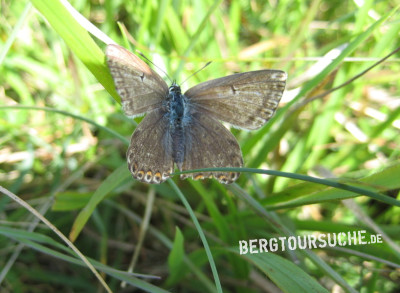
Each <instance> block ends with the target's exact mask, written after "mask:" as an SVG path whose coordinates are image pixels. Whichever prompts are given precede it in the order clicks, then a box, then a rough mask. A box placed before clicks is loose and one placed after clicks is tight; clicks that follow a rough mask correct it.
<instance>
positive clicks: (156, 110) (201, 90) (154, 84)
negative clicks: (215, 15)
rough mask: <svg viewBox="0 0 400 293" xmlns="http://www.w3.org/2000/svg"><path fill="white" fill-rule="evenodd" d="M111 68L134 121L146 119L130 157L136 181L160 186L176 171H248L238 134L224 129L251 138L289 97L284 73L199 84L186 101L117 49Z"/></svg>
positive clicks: (226, 177) (225, 178) (232, 176)
mask: <svg viewBox="0 0 400 293" xmlns="http://www.w3.org/2000/svg"><path fill="white" fill-rule="evenodd" d="M106 60H107V65H108V67H109V70H110V73H111V76H112V77H113V80H114V84H115V88H116V90H117V92H118V94H119V95H120V97H121V103H122V108H123V111H124V113H125V114H126V115H127V116H128V117H137V116H141V115H144V114H147V115H146V116H145V117H144V118H143V120H142V121H141V122H140V123H139V125H138V126H137V128H136V130H135V131H134V133H133V135H132V138H131V142H130V145H129V148H128V151H127V154H126V156H127V161H128V167H129V170H130V172H131V173H132V175H133V177H134V178H135V179H137V180H139V181H142V182H146V183H162V182H164V181H165V180H166V179H168V178H169V177H170V176H171V173H172V172H173V171H174V166H175V165H176V166H177V167H178V169H179V170H180V171H182V170H194V169H201V168H212V167H242V166H243V157H242V153H241V150H240V147H239V144H238V142H237V140H236V139H235V137H234V136H233V135H232V133H231V132H230V131H229V130H228V129H227V128H226V127H225V126H223V125H222V124H221V122H220V121H224V122H227V123H229V124H231V125H232V126H234V127H237V128H241V129H247V130H253V129H258V128H260V127H261V126H263V125H264V124H265V123H266V122H267V121H268V120H269V119H270V118H271V117H272V115H273V114H274V112H275V110H276V108H277V107H278V104H279V101H280V99H281V97H282V94H283V91H284V90H285V85H286V78H287V75H286V73H285V72H284V71H280V70H258V71H250V72H244V73H237V74H233V75H229V76H226V77H222V78H217V79H213V80H210V81H206V82H203V83H200V84H198V85H196V86H194V87H192V88H190V89H189V90H187V91H186V92H185V93H184V94H182V92H181V88H180V86H179V85H178V84H176V83H175V82H173V83H172V85H171V86H170V87H168V85H167V84H166V82H165V81H164V80H163V79H162V78H161V77H160V75H158V74H157V73H156V72H155V71H153V70H152V69H151V68H150V67H149V66H148V65H147V63H145V62H144V61H143V60H142V59H140V58H139V57H138V56H136V55H135V54H133V53H131V52H129V51H128V50H126V49H125V48H123V47H121V46H118V45H114V44H111V45H108V46H107V48H106ZM239 175H240V173H238V172H223V171H221V172H194V173H186V174H181V178H182V179H184V178H188V177H191V178H193V179H196V180H197V179H204V178H211V177H214V178H216V179H217V180H218V181H219V182H221V183H226V184H227V183H232V182H234V181H235V180H236V179H238V177H239Z"/></svg>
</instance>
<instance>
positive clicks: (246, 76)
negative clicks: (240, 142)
mask: <svg viewBox="0 0 400 293" xmlns="http://www.w3.org/2000/svg"><path fill="white" fill-rule="evenodd" d="M286 78H287V75H286V73H285V72H283V71H280V70H259V71H250V72H244V73H237V74H233V75H229V76H226V77H222V78H218V79H214V80H210V81H206V82H203V83H200V84H198V85H196V86H194V87H192V88H190V89H189V90H188V91H187V92H186V93H185V96H186V97H187V98H188V99H190V101H191V103H192V104H193V106H194V107H197V108H198V111H203V112H205V113H207V114H209V115H210V116H212V117H214V118H216V119H218V120H222V121H225V122H228V123H230V124H232V125H233V126H236V127H239V128H243V129H249V130H251V129H257V128H260V127H261V126H262V125H264V124H265V123H266V122H267V121H268V120H269V119H270V118H271V117H272V115H273V114H274V112H275V110H276V108H277V107H278V104H279V101H280V99H281V97H282V94H283V91H284V89H285V84H286Z"/></svg>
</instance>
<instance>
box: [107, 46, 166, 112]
mask: <svg viewBox="0 0 400 293" xmlns="http://www.w3.org/2000/svg"><path fill="white" fill-rule="evenodd" d="M106 59H107V64H108V67H109V69H110V72H111V75H112V77H113V79H114V83H115V88H116V90H117V92H118V94H119V95H120V97H121V102H122V108H123V110H124V113H125V114H126V115H127V116H129V117H135V116H139V115H143V114H144V113H146V112H149V111H151V110H154V109H157V108H159V107H161V104H162V101H163V100H164V99H165V97H166V96H167V95H168V85H167V84H166V83H165V81H164V80H163V79H162V78H161V77H160V76H159V75H158V74H157V73H156V72H155V71H153V70H152V69H151V68H150V67H149V66H148V65H147V64H146V63H145V62H144V61H143V60H141V59H140V58H139V57H137V56H136V55H135V54H133V53H131V52H129V51H128V50H126V49H125V48H123V47H121V46H118V45H113V44H111V45H108V46H107V49H106Z"/></svg>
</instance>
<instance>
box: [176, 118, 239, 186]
mask: <svg viewBox="0 0 400 293" xmlns="http://www.w3.org/2000/svg"><path fill="white" fill-rule="evenodd" d="M184 141H185V156H184V161H183V165H182V170H193V169H201V168H214V167H237V168H240V167H242V166H243V158H242V153H241V151H240V147H239V144H238V142H237V140H236V138H235V137H234V136H233V135H232V133H230V131H229V130H228V129H226V127H224V126H223V125H222V124H221V123H220V122H219V121H217V120H215V119H214V118H213V117H210V116H208V115H207V114H204V113H200V112H193V113H192V118H191V123H190V124H189V125H188V126H187V128H186V129H185V132H184ZM239 175H240V173H237V172H201V173H193V174H192V173H190V174H182V175H181V178H182V179H184V178H187V177H192V178H193V179H203V178H207V177H211V176H213V177H215V178H216V179H218V180H219V181H220V182H221V183H232V182H233V181H235V180H236V179H237V178H238V177H239Z"/></svg>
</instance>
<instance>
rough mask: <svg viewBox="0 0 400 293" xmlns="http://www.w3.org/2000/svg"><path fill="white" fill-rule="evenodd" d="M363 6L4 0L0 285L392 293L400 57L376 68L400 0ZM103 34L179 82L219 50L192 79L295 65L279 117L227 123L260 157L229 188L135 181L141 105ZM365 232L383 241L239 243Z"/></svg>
mask: <svg viewBox="0 0 400 293" xmlns="http://www.w3.org/2000/svg"><path fill="white" fill-rule="evenodd" d="M361 2H362V1H337V0H334V1H322V0H313V1H295V0H282V1H257V0H251V1H240V0H231V1H222V0H220V1H211V0H206V1H198V0H193V1H175V0H173V1H163V0H161V1H144V0H137V1H131V0H119V1H109V0H105V1H94V0H81V1H71V5H72V7H73V9H76V11H79V13H80V14H82V16H83V17H82V18H79V17H78V16H77V15H74V12H73V11H72V10H68V9H67V8H66V7H65V6H64V5H65V2H64V1H60V0H52V1H46V0H32V1H31V2H28V1H2V2H1V4H0V5H1V11H2V13H1V15H0V19H1V21H0V36H1V40H0V44H1V45H0V133H1V135H0V192H1V193H0V194H1V196H0V255H1V257H0V288H1V290H0V291H1V292H95V291H98V292H106V291H109V292H110V291H113V292H140V291H148V292H222V291H223V292H279V290H281V291H283V292H329V291H331V292H398V290H399V289H400V282H399V280H400V270H399V268H400V247H399V240H400V234H399V224H400V210H399V206H400V202H399V201H398V200H397V199H398V198H399V190H400V189H399V188H400V180H399V178H400V176H399V174H400V160H399V153H400V136H399V128H400V103H399V98H398V97H399V95H400V93H399V88H400V74H399V72H400V63H399V54H398V53H396V54H394V55H392V56H391V57H390V58H388V59H387V60H385V61H384V62H382V63H379V64H377V65H376V66H375V67H373V68H372V69H370V70H367V69H369V68H370V67H371V66H372V65H374V64H375V63H377V62H378V61H379V60H381V59H382V58H384V57H385V56H387V55H389V54H390V53H391V52H393V51H394V50H395V49H396V48H397V47H399V46H400V41H399V40H400V38H399V31H400V18H399V14H398V12H397V6H398V5H399V4H400V3H398V1H395V0H389V1H363V3H362V4H360V3H361ZM84 20H88V21H89V22H91V23H92V24H94V25H95V26H96V27H97V29H98V32H99V33H100V34H99V35H98V37H99V38H100V39H99V38H96V37H93V35H91V34H89V33H88V30H90V31H92V32H94V30H92V29H93V28H92V29H91V28H90V27H89V26H88V23H85V21H84ZM107 38H111V39H112V40H114V41H115V42H117V43H119V44H121V45H123V46H125V47H129V46H130V48H131V50H132V51H134V50H136V49H137V50H140V51H141V52H142V53H143V54H144V55H146V56H147V57H148V58H149V59H151V60H152V61H153V62H154V63H155V64H157V66H159V67H161V68H165V70H166V72H168V73H169V75H171V78H173V79H176V80H177V82H178V83H179V82H182V81H184V80H185V79H186V77H188V76H189V75H190V74H191V73H193V72H195V71H196V70H197V69H199V68H201V67H202V66H203V65H204V64H206V62H208V61H212V64H211V65H210V66H208V67H206V68H205V69H203V70H201V71H200V72H199V73H197V74H196V75H195V76H193V77H191V78H190V79H189V80H188V81H187V82H186V83H185V84H184V85H183V90H185V89H187V88H189V87H191V86H193V85H195V84H197V83H199V82H202V81H206V80H209V79H213V78H218V77H222V76H225V75H228V74H232V73H234V72H245V71H250V70H257V69H265V68H274V69H281V70H285V71H286V72H287V73H288V83H287V91H286V92H285V95H284V98H283V100H282V102H281V105H280V108H279V110H278V111H277V113H276V115H275V116H274V118H273V119H272V120H271V121H270V122H269V123H268V124H267V125H265V126H264V127H262V128H261V129H260V130H257V131H252V132H246V131H241V130H237V129H232V132H233V133H234V135H235V136H236V137H237V139H238V141H239V143H240V145H241V148H242V152H243V156H244V161H245V166H246V167H248V168H251V169H246V170H243V171H244V172H242V175H241V177H240V178H239V180H238V181H237V182H236V183H234V184H232V185H222V184H220V183H218V182H217V181H216V180H203V181H193V180H179V176H178V175H176V176H174V177H173V179H172V180H168V181H167V182H165V183H163V184H161V185H146V184H143V183H140V182H138V181H136V180H134V179H132V177H131V175H130V173H129V171H128V169H127V166H126V159H125V152H126V149H127V146H128V143H129V137H130V135H131V134H132V132H133V131H134V129H135V126H136V125H137V123H138V122H140V119H141V118H138V119H135V121H133V120H132V119H129V118H127V117H125V116H124V115H123V113H122V111H121V107H120V103H119V101H120V100H119V97H118V95H117V94H116V92H115V89H114V87H113V82H112V79H111V76H110V74H109V72H108V69H107V66H106V64H105V62H104V49H105V47H106V44H105V42H108V40H107ZM361 73H362V75H360V76H359V77H358V78H356V79H354V80H352V79H353V78H354V77H357V75H358V74H361ZM349 81H351V82H349ZM346 82H347V83H346ZM341 85H343V86H341ZM336 87H337V89H335V88H336ZM331 89H335V90H333V91H331V92H327V91H329V90H331ZM13 194H15V195H17V196H18V198H20V199H22V201H20V200H19V199H18V198H16V197H14V198H13ZM6 195H8V196H6ZM11 198H13V199H14V200H12V199H11ZM27 204H29V206H31V207H33V209H29V207H28V206H27ZM38 213H40V214H42V215H43V216H44V217H45V218H46V219H47V220H48V221H49V222H48V223H47V222H43V221H41V220H39V218H38V217H39V215H38ZM52 225H54V226H55V227H57V229H58V230H59V231H60V232H61V233H63V234H64V235H66V236H68V237H69V239H70V240H71V241H72V242H73V245H74V247H76V248H77V250H76V251H74V250H73V249H72V248H71V247H72V244H69V245H70V246H67V245H65V242H66V239H63V240H62V239H60V236H58V235H57V234H55V233H54V231H53V230H52V229H49V228H51V227H52ZM353 231H355V233H359V232H360V231H365V232H362V233H363V235H365V237H366V239H370V236H371V235H373V236H375V235H379V237H380V239H381V240H382V241H380V242H382V243H375V244H372V243H369V244H364V245H361V244H359V245H354V244H353V245H348V243H347V245H343V246H341V245H336V246H332V247H331V246H329V245H327V246H326V247H322V248H314V249H310V250H305V249H299V248H297V249H295V250H290V249H285V250H283V249H282V247H280V248H279V249H278V250H277V251H274V252H262V253H261V252H260V253H254V254H250V253H247V254H240V243H242V245H243V242H240V241H247V243H248V245H250V242H249V241H250V240H252V239H257V242H254V243H255V244H257V250H258V251H259V250H260V247H259V246H258V244H259V242H258V240H259V239H266V240H268V241H269V240H270V239H272V238H276V239H279V237H286V239H287V240H288V241H287V242H285V244H286V246H287V247H288V245H289V244H290V243H291V242H290V240H289V239H290V237H291V236H292V237H297V236H306V237H309V236H310V235H311V236H312V237H318V236H319V235H334V233H336V235H338V234H339V233H340V232H344V233H345V234H346V235H348V232H350V235H353V234H351V233H353ZM360 233H361V232H360ZM342 236H344V235H342ZM292 239H293V238H292ZM346 240H347V242H348V240H351V239H348V237H347V239H346ZM252 243H253V242H252ZM254 243H253V244H254ZM255 244H254V245H255ZM248 248H249V249H250V246H248ZM79 252H80V253H81V255H79ZM85 261H86V263H85ZM89 262H90V263H91V265H93V267H92V268H90V265H89ZM129 268H131V269H129ZM130 270H131V271H132V272H133V273H126V272H130ZM93 271H97V272H99V273H100V274H99V275H97V276H96V275H95V274H94V272H93ZM100 279H102V280H104V283H101V281H99V280H100ZM121 286H122V287H121ZM122 288H123V289H122ZM276 290H278V291H276Z"/></svg>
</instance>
